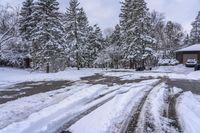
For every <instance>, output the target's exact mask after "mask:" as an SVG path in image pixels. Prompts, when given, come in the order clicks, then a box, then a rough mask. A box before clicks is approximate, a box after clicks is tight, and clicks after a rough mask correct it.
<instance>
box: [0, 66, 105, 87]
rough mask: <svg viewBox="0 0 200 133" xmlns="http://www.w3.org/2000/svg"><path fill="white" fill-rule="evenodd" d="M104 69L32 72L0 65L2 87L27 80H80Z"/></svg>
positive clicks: (0, 85) (0, 84) (0, 83)
mask: <svg viewBox="0 0 200 133" xmlns="http://www.w3.org/2000/svg"><path fill="white" fill-rule="evenodd" d="M101 71H102V69H81V70H80V71H78V70H77V69H75V68H67V69H66V70H65V71H61V72H57V73H49V74H47V73H43V72H32V71H31V70H23V69H15V68H5V67H0V88H1V87H4V86H8V85H13V84H16V83H20V82H27V81H31V82H34V81H59V80H70V81H73V80H79V79H80V77H84V76H90V75H94V74H95V73H99V72H101Z"/></svg>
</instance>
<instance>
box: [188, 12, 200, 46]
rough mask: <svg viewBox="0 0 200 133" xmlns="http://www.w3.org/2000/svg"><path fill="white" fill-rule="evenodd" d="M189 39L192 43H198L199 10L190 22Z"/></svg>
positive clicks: (199, 37)
mask: <svg viewBox="0 0 200 133" xmlns="http://www.w3.org/2000/svg"><path fill="white" fill-rule="evenodd" d="M190 40H191V43H192V44H198V43H200V11H199V13H198V15H197V17H196V19H195V21H194V22H193V23H192V30H191V32H190Z"/></svg>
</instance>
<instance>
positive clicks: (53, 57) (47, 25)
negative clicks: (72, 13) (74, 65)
mask: <svg viewBox="0 0 200 133" xmlns="http://www.w3.org/2000/svg"><path fill="white" fill-rule="evenodd" d="M58 10H59V3H58V2H57V1H56V0H38V2H36V3H35V11H34V13H33V20H32V21H34V22H35V23H37V25H36V26H35V27H34V29H33V33H32V36H31V37H32V41H33V61H34V67H35V68H37V69H46V70H47V72H48V71H49V70H50V71H51V72H56V71H59V70H61V69H64V66H65V63H64V59H63V58H64V46H63V43H64V40H63V36H64V34H63V31H64V29H63V27H62V23H61V21H60V19H61V18H60V13H59V12H58ZM61 60H62V61H61Z"/></svg>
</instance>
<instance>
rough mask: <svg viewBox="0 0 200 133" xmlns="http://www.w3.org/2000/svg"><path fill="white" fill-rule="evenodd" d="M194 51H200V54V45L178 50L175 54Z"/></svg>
mask: <svg viewBox="0 0 200 133" xmlns="http://www.w3.org/2000/svg"><path fill="white" fill-rule="evenodd" d="M192 51H195V52H197V51H199V52H200V44H195V45H192V46H189V47H186V48H183V49H180V50H177V51H175V52H192Z"/></svg>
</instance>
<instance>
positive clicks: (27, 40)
mask: <svg viewBox="0 0 200 133" xmlns="http://www.w3.org/2000/svg"><path fill="white" fill-rule="evenodd" d="M0 10H1V11H0V65H8V66H15V67H21V66H23V63H24V59H25V58H30V59H31V60H32V64H31V66H32V68H34V69H36V70H46V69H47V68H48V70H49V71H50V72H57V71H60V70H64V69H65V68H66V67H77V68H78V69H80V68H83V67H89V68H90V67H110V68H138V67H146V66H153V65H156V64H157V63H158V60H159V59H166V58H167V59H173V58H174V57H175V54H174V51H175V50H177V49H179V48H180V47H183V46H185V45H191V44H194V43H197V42H195V41H199V38H200V37H199V36H198V35H199V31H198V30H199V29H200V28H195V26H199V21H200V20H199V18H200V14H199V15H198V17H197V19H196V21H198V22H194V23H193V27H194V28H193V30H192V31H191V35H186V34H185V33H184V32H183V28H182V26H181V25H180V24H178V23H174V22H172V21H168V22H165V18H164V16H163V15H162V14H160V13H158V12H156V11H153V12H149V10H148V8H147V6H146V3H145V1H144V0H125V2H122V3H121V13H120V15H119V19H120V22H119V24H118V25H116V26H115V29H114V30H113V32H112V33H111V34H109V35H107V36H106V37H103V33H102V31H101V29H100V27H99V26H98V25H94V26H91V25H89V22H88V18H87V15H86V13H85V11H84V9H83V8H81V7H80V5H79V2H78V0H70V3H69V7H67V10H66V11H65V13H61V12H60V11H59V3H58V2H57V1H56V0H38V1H34V0H26V1H25V2H23V6H22V8H21V9H20V10H19V9H14V8H12V7H9V6H6V7H5V6H1V7H0ZM199 27H200V26H199ZM197 33H198V35H197ZM196 38H198V39H196Z"/></svg>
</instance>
